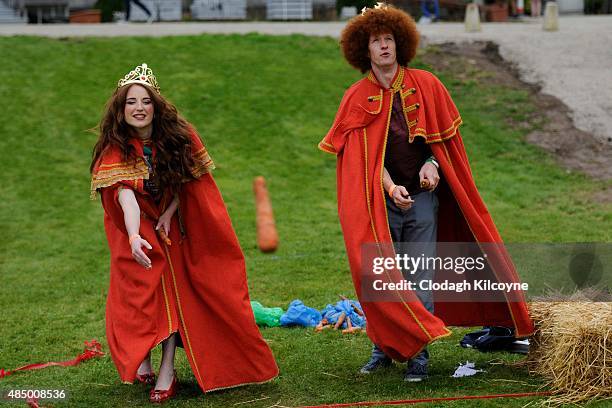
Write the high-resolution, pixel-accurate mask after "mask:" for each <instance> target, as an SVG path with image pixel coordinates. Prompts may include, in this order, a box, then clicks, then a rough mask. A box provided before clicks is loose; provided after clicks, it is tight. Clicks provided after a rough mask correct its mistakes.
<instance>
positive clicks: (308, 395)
mask: <svg viewBox="0 0 612 408" xmlns="http://www.w3.org/2000/svg"><path fill="white" fill-rule="evenodd" d="M0 55H2V63H1V64H0V78H2V81H0V102H1V109H0V154H1V158H2V160H1V161H0V174H1V180H2V181H1V182H0V231H2V233H1V234H0V279H1V281H0V306H1V308H2V309H1V310H2V317H1V320H0V368H5V369H11V368H14V367H17V366H20V365H23V364H27V363H32V362H39V361H49V360H65V359H69V358H72V357H73V356H74V355H76V354H77V353H79V352H81V351H82V347H83V346H82V342H83V341H84V340H89V339H92V338H96V339H99V340H100V341H101V342H102V343H103V345H104V348H105V350H106V351H108V349H107V347H106V343H105V336H104V305H105V298H106V290H107V286H108V266H109V255H108V248H107V244H106V238H105V236H104V232H103V228H102V209H101V206H100V204H99V202H90V201H89V200H88V197H89V173H88V167H89V161H90V155H91V149H92V146H93V144H94V141H95V140H96V136H95V134H94V133H91V132H88V129H91V128H93V127H94V126H95V125H96V124H97V121H98V120H99V118H100V115H101V113H102V109H103V105H104V103H105V101H106V99H107V98H108V97H109V96H110V94H111V92H112V91H113V89H114V87H115V84H116V82H117V80H118V79H119V78H120V77H122V76H123V75H124V74H125V73H126V72H127V71H129V70H130V69H132V68H133V67H134V66H135V65H137V64H140V63H142V62H147V63H148V64H149V65H150V66H151V67H152V68H153V70H154V72H155V74H156V75H157V78H158V81H159V83H160V85H161V88H162V93H163V94H164V95H165V96H166V97H168V98H169V99H170V100H171V101H172V102H173V103H175V104H176V106H177V107H178V108H179V110H180V111H181V112H182V113H183V115H184V116H185V117H186V118H187V119H188V120H189V121H190V122H192V123H193V124H194V125H195V126H196V127H197V129H198V130H199V131H200V133H201V135H202V136H203V138H204V140H205V141H206V143H207V145H208V148H209V151H210V152H211V155H212V157H213V159H214V160H215V162H216V164H217V167H218V169H217V170H216V171H215V173H214V174H215V177H216V180H217V182H218V184H219V186H220V189H221V191H222V193H223V196H224V198H225V200H226V203H227V206H228V208H229V212H230V215H231V217H232V220H233V223H234V227H235V228H236V231H237V234H238V237H239V239H240V242H241V244H242V247H243V249H244V252H245V255H246V259H247V267H248V276H249V287H250V289H251V292H250V293H251V298H252V299H254V300H258V301H260V302H262V303H263V304H264V305H266V306H280V307H283V308H286V307H287V304H288V303H289V302H290V301H291V300H293V299H296V298H299V299H302V300H303V301H304V302H305V303H306V304H308V305H311V306H315V307H318V308H322V307H323V306H325V304H326V303H331V302H335V301H336V300H337V296H338V294H345V295H348V296H351V297H354V291H353V288H352V282H351V279H350V275H349V271H348V263H347V260H346V255H345V250H344V243H343V240H342V235H341V231H340V227H339V224H338V219H337V215H336V200H335V160H334V158H333V157H332V156H330V155H328V154H325V153H322V152H320V151H318V150H317V148H316V144H317V143H318V141H319V140H320V139H321V138H322V136H323V135H324V134H325V132H326V131H327V129H328V127H329V126H330V124H331V122H332V120H333V117H334V114H335V111H336V109H337V106H338V104H339V102H340V99H341V97H342V94H343V92H344V90H345V89H346V88H347V87H348V86H349V85H350V84H351V83H353V82H354V81H356V80H357V79H358V78H359V73H358V72H356V71H354V70H352V69H351V68H349V67H348V65H347V64H346V63H345V62H344V61H343V59H342V58H341V56H340V52H339V49H338V46H337V44H336V41H335V40H332V39H325V38H308V37H304V36H290V37H269V36H262V35H246V36H236V35H231V36H213V35H207V36H192V37H172V38H113V39H78V38H74V39H60V40H53V39H39V38H28V37H13V38H0ZM414 65H415V66H417V67H422V65H421V64H420V63H419V62H418V61H417V62H416V63H415V64H414ZM438 74H439V75H440V77H441V78H442V79H443V81H444V82H445V83H446V84H447V86H448V88H449V90H450V92H451V94H452V95H453V96H454V99H455V102H456V104H457V105H458V107H459V110H460V111H461V113H462V116H463V120H464V122H465V125H464V127H462V134H463V137H464V139H465V144H466V148H467V150H468V155H469V156H470V159H471V164H472V169H473V171H474V174H475V178H476V182H477V185H478V187H479V188H480V191H481V193H482V195H483V197H484V199H485V202H486V203H487V205H488V206H489V209H490V210H491V212H492V213H493V216H494V218H495V220H496V222H497V226H498V228H499V229H500V232H501V234H502V236H503V237H504V238H505V239H506V240H507V241H509V242H583V241H599V242H608V241H610V239H611V235H610V234H611V231H612V216H611V211H610V210H611V208H610V206H609V205H608V206H605V205H603V204H599V203H597V202H594V200H592V199H591V195H592V194H593V193H594V192H596V191H597V190H598V189H599V188H601V182H595V181H591V180H589V179H588V178H586V177H584V176H580V175H577V174H569V173H568V172H566V171H565V170H564V169H561V168H559V167H557V166H556V165H555V164H554V161H553V159H552V158H550V157H548V156H547V155H546V154H544V153H542V152H541V151H540V150H538V149H537V148H535V147H533V146H530V145H527V144H525V143H524V142H523V140H522V138H523V134H524V132H525V131H524V130H518V129H515V128H513V127H512V126H511V125H509V124H508V123H510V122H509V121H508V120H507V119H512V120H515V121H519V120H522V118H524V117H526V115H527V113H528V112H529V111H530V110H531V109H532V106H531V105H530V101H529V100H528V96H527V94H526V93H524V92H522V91H519V90H515V89H506V88H502V87H494V86H483V85H481V84H479V83H478V82H476V81H473V80H456V79H453V78H452V77H449V76H446V75H444V73H438ZM257 175H263V176H265V177H266V179H267V181H268V187H269V189H270V192H271V196H272V200H273V206H274V210H275V215H276V221H277V226H278V229H279V234H280V237H281V245H280V248H279V250H278V251H277V252H276V254H274V255H264V254H261V253H260V252H258V250H257V248H256V244H255V216H254V214H255V209H254V203H253V197H252V190H251V183H252V179H253V177H255V176H257ZM466 331H467V329H457V330H455V333H454V335H453V336H452V337H450V338H446V339H444V340H441V341H439V342H437V343H435V344H433V345H432V346H431V354H432V361H431V367H430V371H431V378H430V380H429V381H427V382H425V383H423V384H418V385H407V384H405V383H403V381H402V367H401V366H399V365H397V366H395V367H394V368H392V369H390V370H389V371H388V372H385V373H381V374H376V375H373V376H371V377H368V378H362V377H359V376H358V375H357V374H356V372H357V370H358V368H359V367H360V366H361V365H362V364H363V363H364V362H365V361H366V360H367V358H368V357H369V353H370V347H371V345H370V342H369V341H368V339H367V337H366V336H365V335H357V336H342V335H341V334H339V333H336V332H333V333H332V332H326V333H323V334H315V333H314V332H313V331H312V330H310V329H299V328H296V329H280V328H275V329H264V330H262V333H263V335H264V337H265V338H266V340H267V341H269V343H270V345H271V347H272V349H273V351H274V354H275V356H276V358H277V361H278V364H279V366H280V369H281V375H280V377H279V378H278V379H276V380H274V381H273V382H271V383H268V384H265V385H262V386H251V387H245V388H240V389H235V390H230V391H225V392H217V393H212V394H210V395H203V394H202V393H201V392H200V391H199V389H198V388H197V384H196V383H195V379H194V378H193V376H192V375H191V372H190V370H189V367H188V365H187V362H186V359H185V357H184V353H183V352H182V351H181V352H179V353H178V354H179V357H178V361H177V365H178V373H179V378H180V379H181V391H180V395H179V397H178V398H177V399H176V400H173V401H172V402H170V403H168V404H167V406H194V407H195V406H198V407H232V406H236V407H243V406H249V407H250V406H265V407H268V406H271V405H273V404H275V403H277V402H279V403H280V405H284V406H297V405H308V404H316V403H332V402H351V401H362V400H382V399H406V398H421V397H427V396H434V397H437V396H452V395H464V394H487V393H506V392H525V391H534V390H537V389H538V386H539V385H540V384H542V381H543V380H542V379H539V378H534V377H529V376H528V374H527V372H526V371H525V370H524V369H517V368H510V367H508V366H507V365H504V364H499V363H502V362H514V361H518V360H520V357H517V356H514V355H508V354H503V353H494V354H481V353H478V352H474V351H470V350H465V349H462V348H461V347H459V345H458V340H459V339H460V338H461V337H462V335H463V334H464V333H465V332H466ZM155 359H156V360H158V359H159V355H158V354H155ZM467 359H469V360H471V361H475V362H476V363H477V365H478V366H479V367H480V368H484V369H486V370H487V373H486V374H480V375H477V376H475V377H472V378H464V379H453V378H449V377H450V375H451V374H452V372H453V371H454V368H455V367H456V365H457V364H458V363H459V362H460V361H465V360H467ZM9 388H38V389H41V388H63V389H66V390H68V391H69V393H70V398H69V399H68V401H67V402H65V403H59V402H58V403H53V404H52V405H53V406H75V407H85V406H87V407H94V406H100V407H103V406H148V405H149V403H148V399H147V396H148V394H147V393H146V392H145V389H144V387H142V386H138V385H134V386H127V385H121V384H120V381H119V378H118V375H117V373H116V371H115V368H114V366H113V363H112V361H111V359H110V356H108V355H107V356H105V357H104V358H100V359H97V360H93V361H89V362H87V363H84V364H82V365H81V366H78V367H76V368H67V369H64V368H50V369H46V370H42V371H38V372H27V373H20V374H16V375H14V376H11V377H7V378H5V379H2V380H0V389H3V390H7V389H9ZM259 398H264V399H262V400H261V401H258V402H253V403H249V404H241V405H234V404H236V403H239V402H244V401H250V400H255V399H259ZM529 401H530V399H520V400H491V401H489V402H487V403H486V404H487V405H486V406H499V407H502V406H503V407H520V406H523V405H524V404H525V403H527V402H529ZM479 404H482V403H479ZM449 405H450V404H449ZM471 405H476V403H475V402H457V403H452V406H471ZM602 406H603V405H602Z"/></svg>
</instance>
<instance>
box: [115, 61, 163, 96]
mask: <svg viewBox="0 0 612 408" xmlns="http://www.w3.org/2000/svg"><path fill="white" fill-rule="evenodd" d="M129 84H141V85H146V86H149V87H151V88H153V89H155V90H156V91H157V93H159V85H158V84H157V79H155V75H153V71H152V70H151V68H149V66H148V65H147V64H145V63H144V62H143V63H142V65H139V66H137V67H136V68H134V69H133V70H132V71H130V72H129V73H128V74H126V76H124V77H123V79H120V80H119V82H118V83H117V88H121V87H122V86H125V85H129Z"/></svg>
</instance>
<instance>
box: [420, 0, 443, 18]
mask: <svg viewBox="0 0 612 408" xmlns="http://www.w3.org/2000/svg"><path fill="white" fill-rule="evenodd" d="M430 3H433V6H434V13H435V15H436V19H439V18H440V4H439V3H438V0H421V13H423V15H424V16H425V17H428V18H431V17H432V16H431V13H430V11H429V8H428V7H427V6H428V5H429V4H430Z"/></svg>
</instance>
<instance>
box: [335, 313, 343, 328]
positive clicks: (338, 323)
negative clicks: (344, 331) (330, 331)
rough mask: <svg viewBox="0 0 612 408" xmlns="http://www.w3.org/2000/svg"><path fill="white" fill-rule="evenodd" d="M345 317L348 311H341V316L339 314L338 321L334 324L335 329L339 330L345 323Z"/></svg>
mask: <svg viewBox="0 0 612 408" xmlns="http://www.w3.org/2000/svg"><path fill="white" fill-rule="evenodd" d="M345 318H346V313H344V312H342V313H340V316H338V321H337V322H336V324H335V325H334V329H336V330H338V329H339V328H340V327H341V326H342V323H344V319H345Z"/></svg>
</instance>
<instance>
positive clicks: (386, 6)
mask: <svg viewBox="0 0 612 408" xmlns="http://www.w3.org/2000/svg"><path fill="white" fill-rule="evenodd" d="M388 8H389V6H388V5H387V3H383V2H378V3H376V5H375V6H374V10H378V9H383V10H384V9H388ZM368 10H372V9H371V8H368V7H364V8H362V9H361V15H362V16H365V13H366V12H367V11H368Z"/></svg>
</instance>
